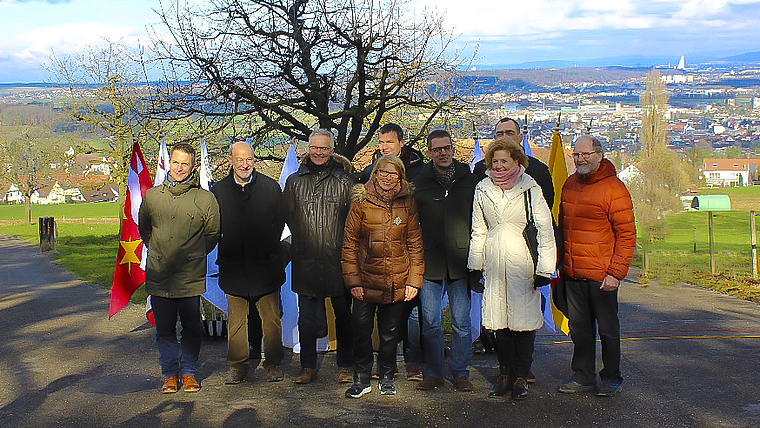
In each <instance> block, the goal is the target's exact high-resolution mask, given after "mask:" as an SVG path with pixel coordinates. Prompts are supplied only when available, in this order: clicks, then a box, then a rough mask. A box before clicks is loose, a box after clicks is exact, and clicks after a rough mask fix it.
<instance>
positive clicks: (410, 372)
mask: <svg viewBox="0 0 760 428" xmlns="http://www.w3.org/2000/svg"><path fill="white" fill-rule="evenodd" d="M423 378H424V377H423V376H422V367H420V366H418V365H415V364H409V365H408V366H407V367H406V380H410V381H413V382H422V379H423Z"/></svg>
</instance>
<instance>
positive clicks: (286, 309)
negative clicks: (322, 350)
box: [280, 145, 300, 352]
mask: <svg viewBox="0 0 760 428" xmlns="http://www.w3.org/2000/svg"><path fill="white" fill-rule="evenodd" d="M297 170H298V158H297V157H296V150H295V148H294V147H293V146H292V145H291V146H290V148H289V149H288V154H287V155H286V156H285V163H284V164H283V165H282V172H280V188H282V189H283V190H285V182H286V181H287V180H288V177H290V174H293V173H294V172H296V171H297ZM288 237H290V229H289V228H288V225H287V224H286V225H285V230H283V231H282V238H281V240H285V239H287V238H288ZM291 265H292V263H288V266H287V267H286V268H285V283H284V284H282V287H280V304H281V305H282V318H281V320H280V321H281V324H282V344H283V345H284V346H287V347H288V348H293V352H299V351H300V346H299V344H298V295H296V293H294V292H293V289H292V288H291V286H290V281H291V278H292V276H291V271H292V270H291Z"/></svg>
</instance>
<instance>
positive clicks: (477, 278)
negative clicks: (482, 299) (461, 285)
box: [467, 270, 486, 293]
mask: <svg viewBox="0 0 760 428" xmlns="http://www.w3.org/2000/svg"><path fill="white" fill-rule="evenodd" d="M467 287H469V289H470V290H472V291H474V292H476V293H482V292H483V290H485V289H486V286H485V283H484V282H483V271H482V270H471V271H470V273H469V274H467Z"/></svg>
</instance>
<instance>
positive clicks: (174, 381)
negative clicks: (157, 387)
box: [161, 376, 179, 394]
mask: <svg viewBox="0 0 760 428" xmlns="http://www.w3.org/2000/svg"><path fill="white" fill-rule="evenodd" d="M178 390H179V376H166V379H164V384H163V386H161V392H162V393H163V394H174V393H175V392H177V391H178Z"/></svg>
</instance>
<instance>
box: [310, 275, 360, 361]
mask: <svg viewBox="0 0 760 428" xmlns="http://www.w3.org/2000/svg"><path fill="white" fill-rule="evenodd" d="M330 303H332V307H333V313H334V314H335V334H336V340H337V342H338V350H337V355H336V359H337V363H338V367H351V364H352V359H351V340H352V336H351V295H350V294H348V290H346V294H345V295H343V296H341V297H331V298H330ZM325 336H327V313H326V309H325V299H318V298H316V297H308V296H302V295H300V294H299V295H298V341H299V342H300V344H301V367H302V368H305V369H316V368H317V339H318V338H320V337H325Z"/></svg>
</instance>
